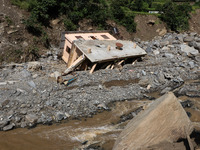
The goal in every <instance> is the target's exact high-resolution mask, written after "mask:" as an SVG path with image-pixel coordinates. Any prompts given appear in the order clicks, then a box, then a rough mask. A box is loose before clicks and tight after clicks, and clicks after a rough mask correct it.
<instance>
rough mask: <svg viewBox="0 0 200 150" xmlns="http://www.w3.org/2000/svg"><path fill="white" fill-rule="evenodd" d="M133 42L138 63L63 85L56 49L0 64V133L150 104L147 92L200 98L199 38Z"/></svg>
mask: <svg viewBox="0 0 200 150" xmlns="http://www.w3.org/2000/svg"><path fill="white" fill-rule="evenodd" d="M136 41H137V44H138V45H139V46H141V47H142V48H143V49H145V50H146V52H147V55H146V56H145V57H143V58H142V59H141V60H140V59H138V60H136V61H135V63H133V64H124V65H123V67H122V68H120V69H113V70H111V69H101V70H97V71H95V72H94V73H93V74H89V72H87V71H79V72H76V73H77V74H78V78H77V80H76V81H75V82H73V83H71V84H70V85H68V86H65V85H60V84H57V82H56V79H55V77H56V76H58V75H59V72H61V71H64V70H65V69H66V65H65V64H64V63H63V62H62V61H59V60H58V59H57V51H56V49H53V50H52V51H49V52H48V53H47V54H46V55H43V56H42V57H41V59H40V60H39V61H37V62H28V63H23V64H8V65H4V66H1V68H0V129H1V130H10V129H13V128H16V127H32V126H34V125H36V124H49V123H52V122H59V121H61V120H63V119H68V118H78V117H85V116H87V117H90V116H91V115H93V114H95V113H96V112H97V111H98V109H109V107H108V104H109V103H111V102H115V101H123V100H134V99H142V98H146V99H149V100H152V99H153V98H152V97H151V96H149V93H151V92H159V93H160V94H161V95H162V94H165V93H166V92H168V91H173V92H175V94H176V95H187V96H191V97H194V96H200V90H199V89H200V84H199V78H200V53H199V51H200V35H197V34H195V33H188V34H186V33H185V34H176V33H167V34H166V35H164V36H163V37H156V38H154V39H153V40H152V41H140V40H139V39H136ZM133 61H134V60H133ZM190 80H198V82H195V83H190V82H188V81H190ZM184 83H188V84H184Z"/></svg>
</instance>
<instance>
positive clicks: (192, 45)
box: [188, 41, 197, 47]
mask: <svg viewBox="0 0 200 150" xmlns="http://www.w3.org/2000/svg"><path fill="white" fill-rule="evenodd" d="M188 45H189V46H190V47H195V46H196V45H197V44H196V42H195V41H192V42H189V43H188Z"/></svg>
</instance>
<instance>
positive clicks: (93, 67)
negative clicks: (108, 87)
mask: <svg viewBox="0 0 200 150" xmlns="http://www.w3.org/2000/svg"><path fill="white" fill-rule="evenodd" d="M96 66H97V64H94V65H93V66H92V69H91V70H90V74H92V73H93V72H94V69H95V68H96Z"/></svg>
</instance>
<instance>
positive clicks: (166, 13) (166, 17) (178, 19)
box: [161, 1, 192, 31]
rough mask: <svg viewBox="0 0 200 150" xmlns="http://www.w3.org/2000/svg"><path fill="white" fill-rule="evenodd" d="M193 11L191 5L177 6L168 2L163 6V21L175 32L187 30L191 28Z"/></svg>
mask: <svg viewBox="0 0 200 150" xmlns="http://www.w3.org/2000/svg"><path fill="white" fill-rule="evenodd" d="M191 11H192V7H191V6H190V5H189V4H186V3H184V4H181V5H177V4H176V3H173V2H171V1H168V2H167V3H165V4H164V5H163V8H162V12H163V13H162V14H161V19H162V20H163V21H164V22H166V23H167V25H168V27H170V29H171V30H173V31H182V30H187V29H188V28H189V24H188V19H189V17H190V15H189V12H191Z"/></svg>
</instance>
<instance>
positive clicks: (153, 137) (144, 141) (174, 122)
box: [113, 93, 194, 150]
mask: <svg viewBox="0 0 200 150" xmlns="http://www.w3.org/2000/svg"><path fill="white" fill-rule="evenodd" d="M192 130H193V126H192V123H191V121H190V119H189V118H188V116H187V114H186V112H185V111H184V109H183V107H182V106H181V104H180V103H179V101H178V100H177V98H176V97H175V96H174V94H173V93H168V94H165V95H164V96H162V97H160V98H158V99H157V100H156V101H155V102H153V103H152V104H151V105H150V106H149V108H147V109H146V110H145V111H144V112H142V113H140V114H139V115H138V116H136V117H135V118H134V119H133V120H132V121H130V122H129V124H128V125H127V127H126V128H125V129H124V131H122V133H121V134H120V136H119V138H118V139H117V141H116V142H115V145H114V148H113V150H124V149H126V150H133V149H134V150H137V149H145V148H147V147H150V146H152V145H156V144H159V143H161V142H164V141H167V142H171V143H173V142H177V141H178V140H179V139H187V140H188V143H189V146H190V149H194V148H193V146H192V143H191V141H190V137H189V135H190V134H191V132H192Z"/></svg>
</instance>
